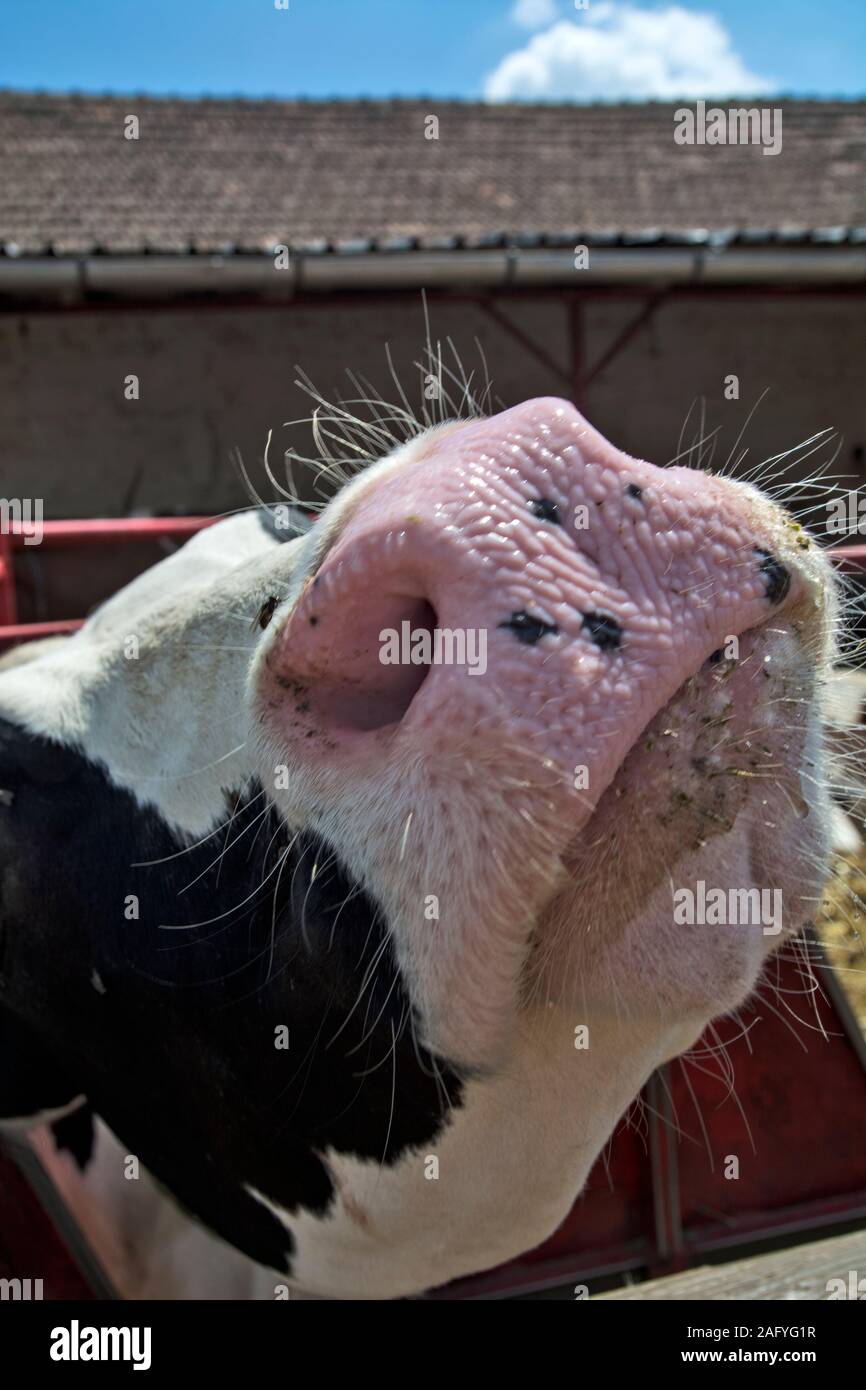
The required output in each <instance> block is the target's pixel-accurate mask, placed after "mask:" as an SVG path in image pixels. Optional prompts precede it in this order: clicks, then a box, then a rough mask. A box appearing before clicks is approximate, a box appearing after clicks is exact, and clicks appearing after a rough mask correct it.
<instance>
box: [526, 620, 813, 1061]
mask: <svg viewBox="0 0 866 1390" xmlns="http://www.w3.org/2000/svg"><path fill="white" fill-rule="evenodd" d="M818 684H819V682H818V680H817V679H816V672H815V668H814V663H813V661H812V660H811V658H810V657H809V655H808V653H807V651H806V648H805V647H804V644H803V642H802V640H801V637H800V635H799V634H798V633H797V632H795V631H788V630H784V629H782V628H777V629H773V630H768V631H764V630H758V631H756V632H755V633H753V634H747V635H746V637H744V638H743V639H742V643H741V652H740V660H739V662H738V663H736V664H734V663H725V662H724V661H719V662H716V663H713V664H712V665H710V666H708V667H705V668H703V669H702V670H701V671H700V672H698V673H697V674H696V675H695V676H694V677H693V678H692V679H690V680H689V681H688V682H686V684H685V685H684V686H683V687H682V688H681V690H680V691H678V692H677V695H676V696H675V697H674V699H673V700H671V701H670V702H669V703H668V704H667V705H666V706H665V708H664V709H663V710H662V711H660V713H659V714H658V715H657V716H656V718H655V719H654V720H653V721H652V722H651V724H650V725H649V726H648V727H647V728H646V729H645V730H644V731H643V732H642V733H641V735H640V738H639V739H638V740H636V742H635V744H634V746H633V747H632V750H631V752H630V753H629V755H628V756H627V758H626V759H625V760H624V762H623V764H622V765H621V767H620V769H619V771H618V772H617V774H616V776H615V778H614V780H613V782H612V784H611V786H610V787H608V788H607V790H606V791H605V793H604V795H603V796H602V798H601V800H600V802H599V804H598V807H597V808H596V810H595V812H594V814H593V816H592V817H591V819H590V820H589V822H588V823H587V825H586V826H585V827H584V829H583V830H582V831H581V833H580V834H579V835H578V836H576V837H575V839H574V841H573V842H572V844H571V845H570V846H569V849H568V851H567V853H566V855H565V856H564V859H563V866H564V868H565V869H566V871H567V878H566V881H565V883H564V884H563V885H562V886H561V887H560V889H559V891H558V892H557V893H556V894H555V896H554V897H553V899H552V901H551V902H550V904H549V905H548V906H547V908H546V909H545V911H544V912H543V913H542V914H540V916H539V919H538V922H537V924H536V927H535V930H534V933H533V940H532V950H531V954H530V957H529V960H528V963H527V968H526V971H525V973H524V990H523V1000H524V1007H527V1008H530V1009H531V1008H532V1007H533V1005H535V1004H536V1003H537V1002H538V1001H542V1002H543V1003H544V1004H545V1005H546V1006H547V1007H550V1006H551V1005H555V1006H556V1007H559V1008H565V1009H566V1010H570V1011H571V1012H572V1013H573V1015H574V1022H575V1026H577V1025H578V1024H579V1023H581V1022H583V1021H587V1022H589V1021H590V1020H592V1019H595V1020H598V1019H605V1020H607V1021H608V1022H610V1021H614V1023H617V1022H618V1023H620V1024H621V1025H622V1028H623V1030H624V1032H625V1031H627V1030H628V1029H629V1028H630V1027H631V1026H632V1025H635V1024H638V1025H639V1024H641V1023H643V1024H647V1025H648V1026H649V1027H650V1028H651V1027H652V1025H653V1021H654V1022H655V1027H656V1029H657V1031H658V1033H659V1036H660V1037H662V1036H663V1035H664V1034H665V1033H667V1032H668V1031H669V1029H670V1027H671V1025H672V1024H673V1025H675V1026H676V1029H677V1030H678V1035H679V1036H681V1038H682V1039H683V1041H682V1042H676V1043H673V1044H671V1043H668V1044H664V1046H665V1047H666V1049H667V1050H668V1051H669V1053H670V1054H673V1053H675V1052H678V1051H682V1050H683V1048H686V1047H688V1046H690V1045H691V1042H693V1041H694V1039H695V1037H696V1036H697V1035H698V1034H699V1033H700V1032H701V1031H702V1029H703V1028H704V1027H705V1026H706V1024H707V1023H708V1022H709V1021H710V1020H712V1019H713V1018H715V1017H718V1016H719V1015H721V1014H723V1013H727V1012H730V1011H731V1010H734V1009H736V1008H738V1007H739V1006H740V1005H741V1004H742V1003H743V1001H744V1000H745V999H746V998H747V996H748V995H749V994H750V993H751V992H752V991H753V990H754V988H755V986H756V983H757V982H758V980H759V979H760V976H761V972H762V969H763V967H764V966H765V964H766V962H767V960H768V958H769V957H770V956H771V955H772V954H773V953H774V952H775V951H776V950H778V949H779V947H780V946H783V945H784V943H785V942H788V941H790V940H791V939H792V938H793V937H795V936H797V935H798V934H799V933H800V932H801V931H802V930H803V928H804V926H806V925H807V924H808V923H809V921H810V919H811V916H812V914H813V913H814V911H815V908H816V906H817V904H818V902H819V901H820V897H821V892H822V888H823V884H824V881H825V879H826V875H827V869H828V862H829V846H830V837H829V825H830V816H831V802H830V798H829V794H828V792H827V790H826V787H825V778H824V775H823V757H824V754H823V729H822V722H821V715H820V710H819V704H818V695H817V688H818ZM720 893H721V894H723V895H724V898H723V899H722V898H721V897H720V896H719V895H720Z"/></svg>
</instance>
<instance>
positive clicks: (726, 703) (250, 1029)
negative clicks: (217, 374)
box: [0, 399, 835, 1294]
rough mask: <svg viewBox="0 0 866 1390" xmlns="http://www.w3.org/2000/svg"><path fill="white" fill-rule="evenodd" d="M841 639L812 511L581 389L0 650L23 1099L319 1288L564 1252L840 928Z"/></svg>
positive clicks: (461, 426)
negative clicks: (683, 451) (638, 1147)
mask: <svg viewBox="0 0 866 1390" xmlns="http://www.w3.org/2000/svg"><path fill="white" fill-rule="evenodd" d="M834 623H835V598H834V583H833V580H832V578H831V574H830V569H829V566H828V564H827V562H826V560H825V558H824V557H823V556H822V554H821V553H820V552H819V551H818V550H817V548H816V546H815V545H814V543H813V542H811V541H810V540H809V538H808V537H807V536H806V535H805V533H804V532H803V531H802V530H801V529H800V528H799V527H797V526H796V525H795V524H794V523H793V522H792V520H791V519H790V517H789V516H788V515H787V514H785V513H784V512H782V511H781V510H779V509H778V508H777V507H775V506H774V505H773V504H771V503H770V502H769V501H768V500H767V499H766V498H765V497H763V496H762V495H761V494H760V493H759V492H758V491H756V490H755V489H753V488H751V487H748V486H745V485H743V484H740V483H736V482H733V481H731V480H730V479H726V478H715V477H711V476H709V475H707V474H705V473H702V472H694V471H691V470H688V469H685V468H678V467H671V468H667V469H658V468H655V467H653V466H652V465H650V464H648V463H644V462H640V461H638V460H635V459H632V458H629V457H627V456H626V455H624V454H622V453H621V452H620V451H619V450H617V449H616V448H614V447H613V446H612V445H610V444H609V443H608V442H607V441H606V440H604V439H603V438H602V437H601V436H600V435H599V434H598V433H597V432H596V431H594V430H593V429H592V428H591V427H590V426H589V425H588V424H587V422H586V421H585V420H584V419H583V418H582V417H581V416H580V415H579V414H578V413H577V412H576V411H575V410H574V409H573V407H572V406H570V405H569V404H567V403H566V402H564V401H560V400H549V399H542V400H534V401H530V402H527V403H526V404H524V405H521V406H518V407H516V408H515V409H512V410H508V411H506V412H504V413H503V414H501V415H498V416H495V417H493V418H490V419H474V420H470V421H468V422H451V423H447V424H445V425H441V426H439V427H437V428H433V429H430V430H427V431H424V432H423V433H421V434H420V435H419V436H418V437H416V438H414V439H412V440H411V441H410V442H409V443H407V444H404V445H402V446H400V447H398V448H396V449H395V450H394V451H393V452H391V453H390V454H388V456H387V457H384V458H383V459H382V460H381V461H379V462H378V463H376V464H374V465H373V466H371V467H370V468H369V469H367V470H366V471H364V472H363V473H361V474H360V475H359V476H358V477H357V478H355V479H354V480H353V481H352V482H350V483H349V484H348V485H347V486H346V487H345V488H344V489H343V490H342V491H341V492H340V493H339V495H338V496H337V497H336V499H335V500H334V501H332V502H331V503H330V505H329V506H328V507H327V509H326V510H325V512H324V514H323V516H322V517H321V519H320V520H319V521H318V523H317V524H316V525H315V526H314V527H312V528H311V529H310V530H308V531H307V532H306V534H304V535H299V536H297V537H295V538H293V539H291V540H288V541H287V542H286V541H285V539H283V540H281V539H280V535H279V527H277V530H276V532H275V530H274V527H273V525H270V524H267V519H266V518H263V517H262V516H261V515H260V514H258V513H250V514H247V515H244V516H241V517H239V518H236V519H234V520H230V521H226V522H223V523H221V524H219V525H218V526H215V527H214V528H212V529H211V530H210V531H208V532H206V533H204V534H203V535H201V536H200V537H198V538H197V539H196V540H194V541H193V542H191V543H189V544H188V545H187V546H186V547H185V548H184V549H183V550H182V551H181V552H179V553H178V554H177V555H176V556H174V557H172V558H171V559H170V560H168V561H166V562H164V563H163V564H161V565H159V566H158V567H156V568H155V569H154V570H152V571H150V572H149V573H147V574H146V575H144V576H143V577H142V578H141V579H139V580H137V581H136V582H135V583H134V584H132V585H130V586H129V587H128V588H127V589H125V590H124V591H122V592H121V593H120V594H119V595H118V596H117V597H116V598H115V599H113V600H112V601H111V602H109V603H108V604H106V605H104V606H103V607H102V608H101V609H100V610H99V611H98V612H97V613H96V614H94V616H93V617H92V618H91V619H90V620H89V622H88V623H87V625H86V626H85V628H84V629H83V630H82V632H80V633H79V634H77V635H76V636H75V637H73V638H71V639H69V640H68V641H65V642H63V643H62V644H60V645H58V646H57V647H55V648H53V649H50V650H48V651H45V652H43V653H41V654H40V655H39V656H38V657H36V658H35V659H34V660H33V661H31V662H24V663H22V664H20V665H18V666H16V667H13V668H12V669H9V670H7V671H5V672H3V673H2V674H0V715H2V717H3V720H4V723H3V726H2V740H3V747H2V763H0V786H2V791H3V802H2V805H0V853H2V864H3V867H2V874H3V877H2V905H0V912H2V918H0V930H2V933H3V947H2V956H0V1007H2V1009H3V1013H2V1015H0V1028H5V1030H6V1034H7V1039H8V1046H9V1047H14V1049H15V1055H16V1058H17V1062H16V1070H15V1071H14V1072H13V1073H12V1074H11V1075H10V1080H9V1082H8V1084H7V1093H6V1094H5V1096H4V1094H3V1091H2V1088H0V1102H2V1104H3V1106H4V1111H5V1113H6V1114H12V1113H28V1112H29V1113H32V1112H35V1111H37V1110H41V1109H44V1108H47V1107H49V1106H54V1105H60V1104H64V1103H66V1102H68V1101H71V1100H72V1099H73V1097H76V1096H78V1095H79V1094H83V1095H86V1096H87V1097H88V1099H89V1101H90V1103H91V1105H92V1106H93V1108H94V1109H95V1110H96V1111H97V1112H98V1113H100V1114H101V1115H102V1116H103V1117H104V1118H105V1119H106V1121H107V1122H108V1124H109V1125H110V1126H111V1127H112V1128H114V1129H115V1131H116V1132H117V1133H118V1135H119V1136H120V1137H121V1139H122V1140H123V1143H124V1144H125V1145H126V1146H128V1148H129V1150H130V1151H131V1152H134V1153H136V1154H137V1155H138V1156H139V1157H140V1158H141V1160H142V1162H143V1163H144V1164H145V1165H147V1166H148V1167H149V1168H150V1169H151V1170H152V1172H153V1173H154V1174H155V1175H156V1176H157V1177H158V1178H159V1179H160V1180H161V1181H162V1182H163V1183H164V1184H165V1185H166V1186H167V1187H168V1188H169V1189H170V1191H172V1192H173V1193H174V1194H175V1196H176V1197H177V1198H178V1199H179V1200H180V1201H181V1202H182V1203H183V1204H184V1205H185V1206H187V1207H188V1208H189V1209H190V1210H191V1211H192V1212H193V1213H194V1214H196V1215H197V1216H199V1217H200V1218H201V1219H202V1220H204V1221H205V1222H206V1223H207V1224H208V1225H209V1226H210V1227H211V1228H212V1229H214V1230H216V1231H217V1232H218V1233H219V1234H221V1235H223V1236H224V1237H225V1238H226V1239H228V1240H229V1241H231V1242H232V1243H234V1244H235V1245H237V1246H238V1247H239V1248H241V1249H242V1250H244V1251H246V1252H247V1253H249V1254H250V1255H252V1256H253V1258H255V1259H257V1260H259V1261H261V1262H262V1263H265V1264H267V1265H270V1266H272V1267H274V1268H275V1269H280V1270H288V1271H289V1273H290V1276H291V1277H292V1278H293V1279H295V1280H296V1281H297V1282H298V1284H299V1285H300V1286H302V1287H304V1288H307V1289H310V1290H312V1291H314V1292H320V1293H337V1294H340V1293H347V1294H351V1293H356V1294H365V1293H368V1294H393V1293H400V1292H409V1291H412V1290H416V1289H421V1288H424V1287H425V1286H428V1285H430V1284H434V1283H441V1282H443V1281H444V1280H446V1279H447V1278H449V1277H452V1276H454V1275H456V1274H460V1273H465V1272H468V1271H470V1270H473V1269H478V1268H482V1267H484V1266H485V1265H489V1264H492V1263H495V1262H496V1261H498V1260H501V1259H504V1258H507V1257H508V1256H509V1255H511V1254H514V1253H517V1252H518V1251H519V1250H521V1249H524V1248H526V1247H527V1246H529V1245H532V1244H534V1243H536V1242H537V1241H538V1240H540V1239H541V1238H542V1237H543V1236H544V1235H545V1234H546V1233H547V1232H548V1231H550V1230H551V1229H552V1228H553V1227H554V1226H555V1225H556V1224H557V1222H558V1221H559V1220H560V1219H561V1218H562V1217H563V1216H564V1214H565V1213H566V1211H567V1209H568V1206H569V1205H570V1203H571V1201H572V1200H573V1198H574V1196H575V1194H576V1192H577V1191H578V1190H579V1188H580V1186H581V1184H582V1183H583V1181H584V1179H585V1176H586V1174H587V1172H588V1170H589V1167H590V1166H591V1164H592V1162H593V1161H594V1159H595V1157H596V1155H597V1154H598V1152H599V1149H600V1147H601V1146H602V1144H603V1143H604V1141H605V1140H606V1138H607V1137H608V1136H609V1134H610V1133H611V1131H612V1129H613V1127H614V1125H615V1123H616V1121H617V1119H618V1117H619V1115H620V1114H621V1113H622V1111H623V1109H624V1108H625V1107H626V1106H627V1105H628V1104H629V1102H630V1101H631V1100H632V1099H633V1098H634V1096H635V1095H636V1094H637V1092H638V1090H639V1088H640V1086H641V1085H642V1083H643V1082H644V1080H645V1079H646V1078H647V1076H648V1075H649V1073H650V1072H651V1071H652V1070H653V1068H654V1067H655V1066H656V1065H657V1064H658V1063H659V1062H661V1061H662V1060H664V1059H665V1058H667V1057H669V1056H672V1055H675V1054H677V1053H679V1052H681V1051H682V1050H683V1049H685V1048H687V1047H689V1046H690V1045H691V1044H692V1042H693V1041H694V1040H695V1039H696V1038H697V1036H698V1035H699V1034H700V1032H701V1031H702V1029H703V1028H704V1026H705V1025H706V1023H707V1022H708V1021H709V1020H710V1019H712V1018H713V1017H714V1016H716V1015H718V1014H720V1013H722V1012H724V1011H726V1010H729V1009H731V1008H734V1007H736V1006H737V1005H738V1004H739V1003H740V1002H741V1001H742V1000H743V999H744V997H745V996H746V995H747V993H748V992H749V991H750V990H751V988H752V987H753V985H754V983H755V980H756V978H757V976H758V973H759V971H760V969H761V966H762V963H763V962H764V960H765V958H766V957H767V955H768V954H769V953H770V952H771V951H772V950H773V949H774V948H775V947H776V946H777V945H778V944H779V943H780V941H782V940H784V939H786V938H787V937H789V936H790V935H792V934H794V933H796V932H798V931H799V930H800V928H801V927H802V925H803V923H804V921H805V920H806V918H807V917H808V914H809V911H810V907H811V906H812V905H813V904H814V902H815V899H816V896H817V895H818V894H819V892H820V887H821V883H822V879H823V875H824V872H825V860H826V853H827V844H826V829H825V822H826V816H827V805H828V803H827V795H826V792H825V789H824V785H823V779H822V751H821V725H820V717H819V713H818V696H819V690H820V685H821V682H822V679H823V677H824V675H825V674H826V672H827V670H828V667H829V664H830V661H831V659H832V654H833V629H834ZM719 893H721V894H722V895H723V896H724V907H723V908H721V909H720V908H719V901H720V899H719V898H718V896H713V897H711V896H710V895H713V894H715V895H718V894H719Z"/></svg>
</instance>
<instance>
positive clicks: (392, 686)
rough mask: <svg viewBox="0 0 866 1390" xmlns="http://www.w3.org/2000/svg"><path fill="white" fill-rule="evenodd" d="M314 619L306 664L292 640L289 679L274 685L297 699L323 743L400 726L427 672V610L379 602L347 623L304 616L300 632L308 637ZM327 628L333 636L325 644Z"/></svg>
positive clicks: (413, 603)
mask: <svg viewBox="0 0 866 1390" xmlns="http://www.w3.org/2000/svg"><path fill="white" fill-rule="evenodd" d="M313 616H315V617H316V622H315V627H316V635H315V636H314V635H312V634H311V635H310V641H311V642H312V643H313V645H312V646H311V647H308V648H307V659H306V661H304V662H303V664H301V663H300V659H299V656H298V653H299V645H300V642H302V641H303V638H302V637H301V636H300V635H298V637H296V638H295V640H294V641H293V640H292V635H291V634H290V635H289V642H288V646H287V655H288V657H289V666H290V675H289V676H288V678H287V677H286V675H285V674H284V675H283V677H282V679H280V678H278V683H279V684H281V685H282V686H283V688H284V689H286V690H288V691H289V692H290V693H291V694H293V695H294V696H295V698H296V701H297V708H298V712H299V713H300V714H302V715H303V716H304V720H305V722H309V723H311V724H312V726H313V728H314V729H315V730H316V731H317V732H319V733H321V734H323V735H326V734H327V733H328V732H339V731H340V730H343V731H347V732H370V731H371V730H374V729H381V728H384V727H385V726H386V725H389V724H398V723H399V722H400V720H401V719H402V718H403V716H404V715H405V713H406V711H407V710H408V708H409V706H410V704H411V703H412V701H413V699H414V698H415V696H416V694H417V693H418V691H419V690H420V688H421V686H422V685H423V683H424V680H425V679H426V677H427V674H428V671H429V669H430V656H429V653H430V650H431V641H430V638H431V636H432V634H433V633H434V632H435V630H436V625H437V615H436V611H435V609H434V608H433V607H432V605H431V604H430V603H428V602H427V600H426V599H424V598H417V597H411V596H408V595H405V594H402V595H401V594H391V595H382V596H381V597H380V598H379V599H378V600H377V601H376V602H372V603H369V604H368V605H367V606H366V607H365V608H364V609H363V611H361V610H354V611H353V612H352V613H351V614H350V615H346V621H345V622H344V623H343V622H340V620H339V618H338V617H337V616H336V615H335V616H334V617H333V618H331V615H329V614H328V612H327V611H325V612H324V613H322V614H320V615H307V622H306V623H304V622H303V621H302V623H301V629H302V630H303V628H304V627H306V628H307V630H309V625H311V624H312V621H313ZM332 626H333V627H335V628H336V629H337V630H336V631H335V632H334V634H333V636H330V637H329V629H330V628H331V627H332ZM318 634H322V635H321V639H319V637H318ZM319 640H321V643H322V645H321V647H319V646H318V642H319ZM293 655H294V656H295V660H294V661H293V660H292V657H293ZM305 666H308V667H309V670H308V671H305V669H304V667H305Z"/></svg>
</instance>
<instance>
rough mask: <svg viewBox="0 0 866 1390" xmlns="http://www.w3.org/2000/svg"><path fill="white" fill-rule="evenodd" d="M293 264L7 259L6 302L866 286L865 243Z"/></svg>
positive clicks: (344, 256)
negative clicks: (451, 290) (452, 290)
mask: <svg viewBox="0 0 866 1390" xmlns="http://www.w3.org/2000/svg"><path fill="white" fill-rule="evenodd" d="M288 259H289V264H288V267H287V268H286V269H279V270H278V269H277V268H276V266H275V263H274V259H273V257H271V256H268V255H250V256H247V255H225V256H219V255H181V256H161V255H134V256H113V255H112V256H85V257H81V258H73V257H70V258H55V257H50V256H32V257H31V256H20V257H2V258H0V297H11V298H25V299H31V300H33V299H38V300H45V299H49V300H57V301H60V302H61V303H81V302H86V301H94V300H96V301H99V300H102V299H126V298H128V299H136V300H142V299H149V298H153V299H171V298H178V297H183V296H188V295H197V294H199V295H214V296H228V295H249V296H253V297H255V298H261V299H265V300H277V301H279V300H286V299H291V298H292V297H293V296H294V295H296V294H299V293H322V294H326V293H330V292H333V291H337V290H347V291H353V290H380V291H384V292H387V291H389V290H407V289H410V290H411V289H421V288H427V289H432V288H437V287H443V288H444V287H456V288H458V289H459V288H466V287H470V286H478V287H488V288H496V287H522V288H525V289H531V288H533V287H542V286H562V287H567V288H569V289H577V288H580V287H582V286H596V285H613V286H616V285H629V284H643V285H646V284H650V285H653V284H654V285H662V286H666V285H685V284H688V285H692V286H696V285H706V286H716V285H718V286H723V285H731V284H755V285H762V284H773V285H803V284H816V285H823V286H827V285H833V284H838V285H840V286H844V285H851V284H864V283H866V245H855V246H851V245H844V246H826V247H814V246H813V247H795V246H774V247H772V248H764V249H753V248H750V247H744V246H728V247H725V248H716V247H707V246H700V247H656V248H646V247H616V248H612V247H601V248H600V247H592V246H590V247H589V249H588V265H587V266H586V267H585V268H583V269H580V270H576V269H575V266H574V252H573V250H572V248H570V247H569V248H565V249H560V248H545V249H531V250H528V249H523V248H518V247H511V248H497V249H491V250H484V249H481V250H443V251H439V250H412V251H400V252H386V251H378V252H357V253H345V252H344V253H340V252H322V253H318V252H317V253H315V254H308V253H304V252H292V253H291V254H290V255H289V258H288Z"/></svg>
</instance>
